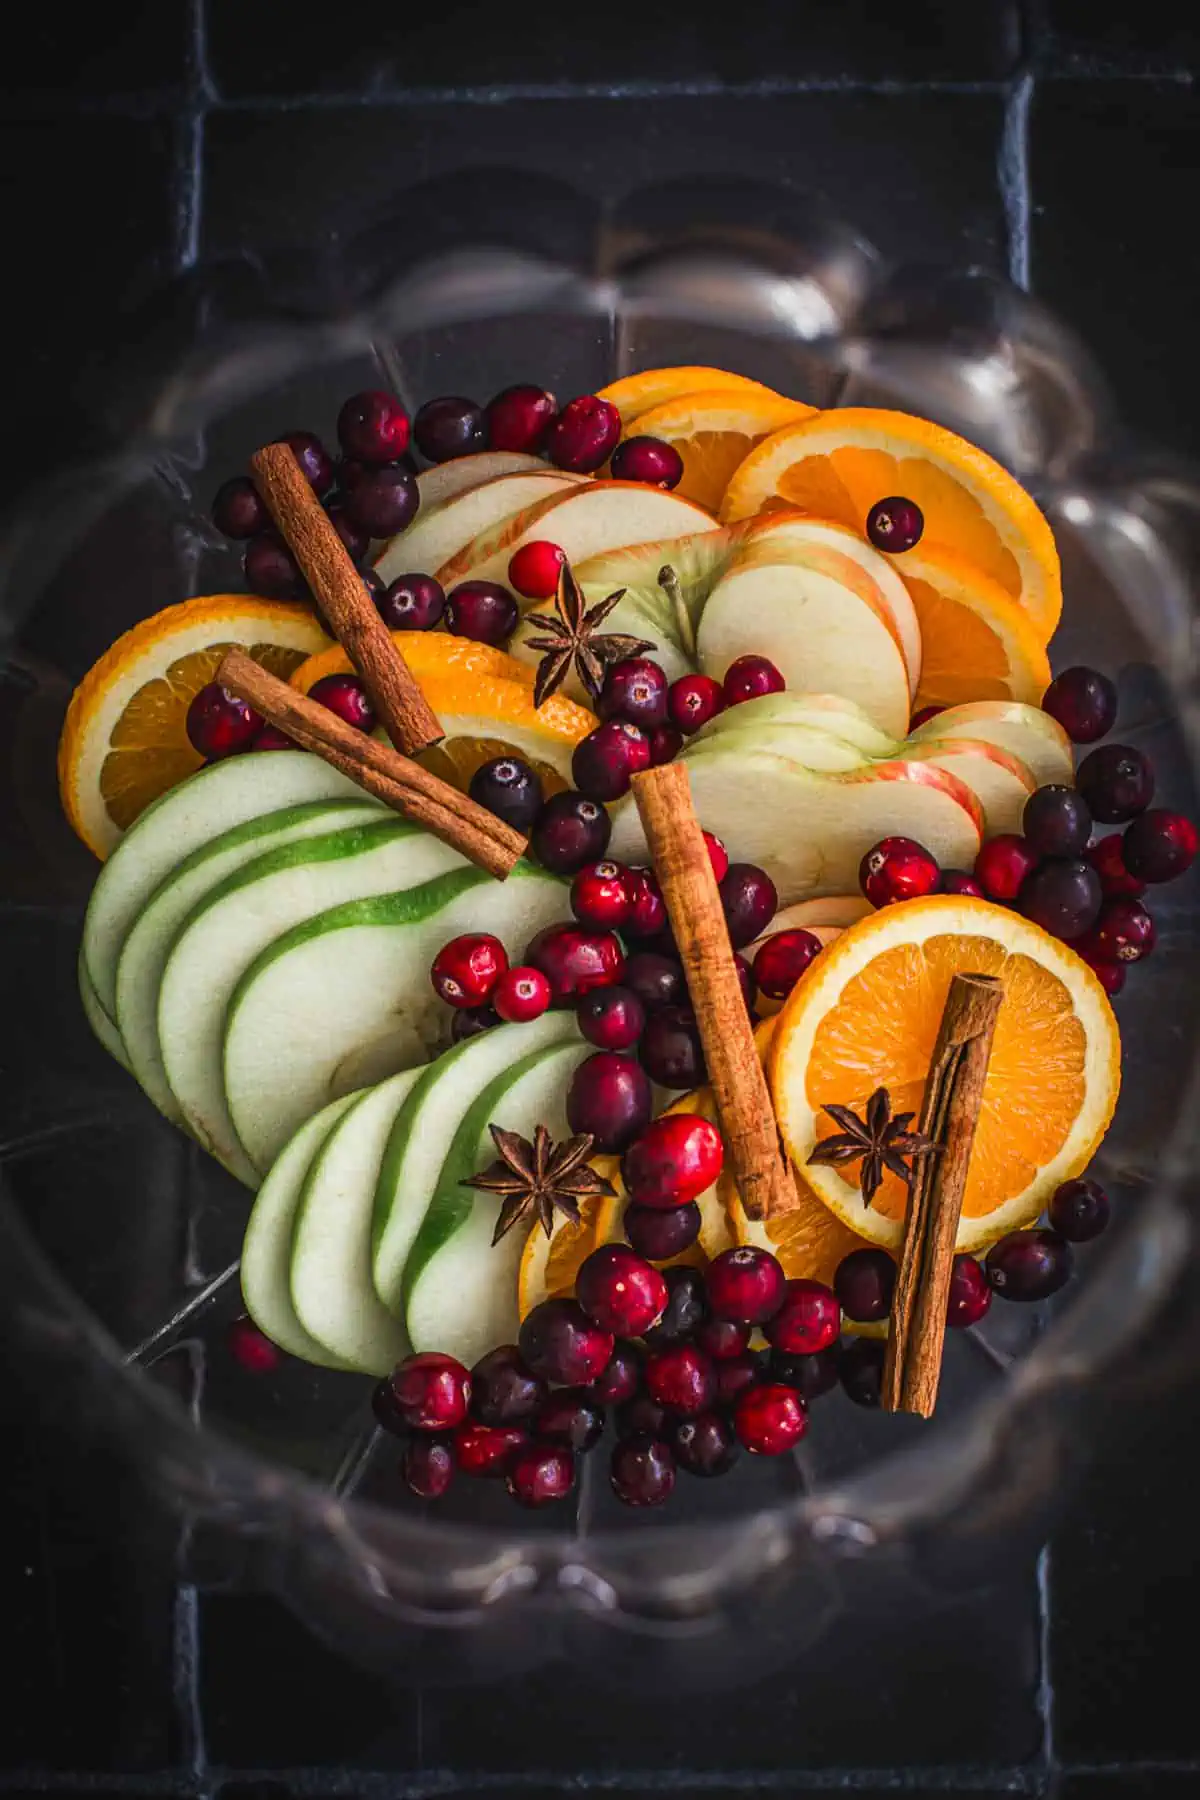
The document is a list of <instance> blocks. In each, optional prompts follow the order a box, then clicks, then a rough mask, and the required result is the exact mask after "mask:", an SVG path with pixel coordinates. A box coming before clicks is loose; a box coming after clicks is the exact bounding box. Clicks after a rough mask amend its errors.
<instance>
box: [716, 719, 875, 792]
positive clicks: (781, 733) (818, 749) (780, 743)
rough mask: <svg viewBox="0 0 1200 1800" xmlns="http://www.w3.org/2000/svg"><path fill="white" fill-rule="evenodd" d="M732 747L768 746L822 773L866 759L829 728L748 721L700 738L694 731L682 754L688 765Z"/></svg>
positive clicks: (841, 769) (838, 770) (853, 766)
mask: <svg viewBox="0 0 1200 1800" xmlns="http://www.w3.org/2000/svg"><path fill="white" fill-rule="evenodd" d="M733 710H734V711H735V712H737V711H738V710H739V709H738V708H736V707H735V708H734V709H733ZM733 749H743V750H770V751H773V752H774V754H775V755H776V756H788V757H790V758H791V759H792V761H793V762H798V763H800V764H801V766H802V767H803V768H806V769H815V770H817V771H818V772H819V773H820V774H822V775H843V774H845V773H846V772H847V770H849V769H861V768H862V767H863V766H864V764H865V763H866V762H867V761H868V760H869V759H868V758H867V757H865V756H864V755H863V753H862V751H861V750H859V749H857V748H856V746H855V745H854V744H848V743H847V742H846V740H845V738H840V737H835V736H834V735H833V733H832V732H831V731H814V730H813V729H812V727H811V726H808V725H748V726H746V727H745V729H744V730H740V731H734V730H729V731H723V732H722V733H721V734H720V736H719V737H717V736H714V737H710V738H704V739H701V738H700V736H699V734H698V733H697V735H696V737H695V738H694V739H693V740H692V742H691V743H689V744H686V745H685V746H684V750H683V756H684V760H685V761H686V762H687V764H688V767H689V768H690V767H691V765H692V764H693V763H694V762H695V761H696V760H697V759H698V758H700V757H704V756H712V755H714V754H715V755H718V756H723V755H725V754H726V752H727V751H729V750H733Z"/></svg>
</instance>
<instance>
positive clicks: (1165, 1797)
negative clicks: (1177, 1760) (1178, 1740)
mask: <svg viewBox="0 0 1200 1800" xmlns="http://www.w3.org/2000/svg"><path fill="white" fill-rule="evenodd" d="M1197 1792H1200V1763H1198V1764H1193V1765H1192V1766H1191V1767H1183V1768H1178V1769H1170V1768H1143V1769H1128V1768H1126V1769H1120V1768H1116V1769H1089V1770H1086V1771H1079V1772H1076V1773H1073V1774H1070V1775H1067V1776H1065V1777H1064V1779H1063V1782H1062V1785H1061V1787H1060V1788H1059V1789H1058V1794H1057V1797H1056V1800H1192V1795H1193V1794H1195V1793H1197Z"/></svg>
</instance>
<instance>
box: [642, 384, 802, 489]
mask: <svg viewBox="0 0 1200 1800" xmlns="http://www.w3.org/2000/svg"><path fill="white" fill-rule="evenodd" d="M815 416H816V409H815V407H812V406H805V404H804V402H803V401H802V400H785V399H784V398H783V397H782V395H780V394H772V393H770V392H769V391H766V390H764V391H763V392H762V393H746V392H740V391H730V390H728V389H724V388H709V389H707V390H701V391H700V392H697V393H689V394H681V395H679V396H678V397H677V398H676V399H674V400H667V401H664V403H663V404H662V405H661V406H655V407H652V408H651V410H650V411H649V412H645V413H642V414H640V415H639V417H638V418H636V419H635V420H634V422H633V423H632V425H628V426H626V428H625V436H626V437H656V438H663V439H664V440H665V441H666V442H667V443H668V444H674V446H675V448H676V450H678V452H679V454H680V456H681V457H682V458H683V479H682V480H681V481H680V483H679V485H678V487H677V488H675V490H674V491H675V493H677V494H680V495H682V497H683V498H684V499H685V500H694V501H695V502H696V504H697V505H698V506H703V507H705V508H706V510H707V511H709V512H712V513H715V512H716V510H717V508H718V507H719V506H720V504H721V501H722V499H723V498H724V495H725V490H726V488H727V487H728V485H729V481H730V477H731V476H732V475H733V472H734V470H735V469H737V468H738V467H739V466H740V464H741V463H743V462H744V461H745V459H746V457H747V456H749V455H750V453H751V451H752V450H753V449H754V446H755V445H756V444H761V443H762V441H763V439H764V438H767V437H769V436H770V435H771V433H772V432H777V431H778V430H779V429H780V427H781V426H786V425H790V424H792V423H793V422H794V421H795V420H798V419H807V418H812V417H815ZM831 516H832V515H831Z"/></svg>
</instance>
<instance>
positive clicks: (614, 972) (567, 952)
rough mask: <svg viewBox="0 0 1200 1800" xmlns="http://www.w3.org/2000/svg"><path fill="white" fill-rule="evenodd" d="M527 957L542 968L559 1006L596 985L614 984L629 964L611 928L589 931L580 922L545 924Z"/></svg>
mask: <svg viewBox="0 0 1200 1800" xmlns="http://www.w3.org/2000/svg"><path fill="white" fill-rule="evenodd" d="M525 961H526V962H527V963H531V964H532V965H533V967H534V968H535V969H540V970H541V971H542V974H543V975H544V976H545V977H546V979H547V980H548V981H549V983H550V989H551V992H552V994H553V996H554V1001H555V1004H556V1005H559V1006H561V1005H562V1004H563V1002H564V1001H567V1000H575V999H577V998H578V997H579V996H580V995H581V994H587V993H590V992H591V990H592V989H593V988H598V987H611V986H612V985H613V984H614V983H616V982H618V981H620V979H621V976H622V972H623V970H624V966H625V957H624V953H623V952H622V950H621V945H620V941H619V939H617V938H616V937H614V936H613V934H612V932H611V931H585V930H584V929H583V928H582V926H579V925H547V926H545V927H544V928H543V929H542V930H541V931H539V932H538V934H537V936H536V937H535V938H534V939H532V941H531V942H530V943H529V944H527V945H526V948H525Z"/></svg>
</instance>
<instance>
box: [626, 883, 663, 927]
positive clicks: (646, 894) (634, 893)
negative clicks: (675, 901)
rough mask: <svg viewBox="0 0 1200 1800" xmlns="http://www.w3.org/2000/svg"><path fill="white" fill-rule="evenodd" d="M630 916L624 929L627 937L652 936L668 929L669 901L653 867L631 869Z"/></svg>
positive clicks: (629, 884) (629, 886) (629, 885)
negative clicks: (666, 899) (663, 894)
mask: <svg viewBox="0 0 1200 1800" xmlns="http://www.w3.org/2000/svg"><path fill="white" fill-rule="evenodd" d="M627 885H628V888H629V917H628V918H627V919H626V921H625V923H624V925H623V926H622V930H623V931H624V933H625V936H626V937H631V938H652V937H658V936H659V934H660V933H661V932H663V931H666V930H667V929H668V925H669V920H668V918H667V903H666V901H665V900H664V899H663V897H662V889H661V888H660V887H659V885H658V878H657V876H656V875H655V873H654V871H653V869H630V870H629V876H628V883H627Z"/></svg>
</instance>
